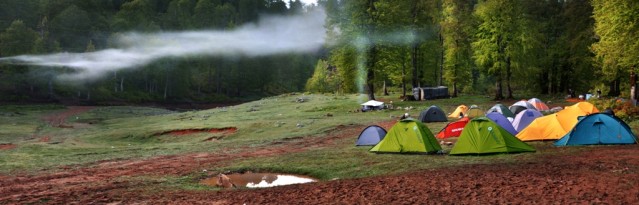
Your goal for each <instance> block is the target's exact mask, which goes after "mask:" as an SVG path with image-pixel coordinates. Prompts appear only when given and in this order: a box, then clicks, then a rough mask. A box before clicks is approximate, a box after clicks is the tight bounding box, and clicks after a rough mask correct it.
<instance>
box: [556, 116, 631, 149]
mask: <svg viewBox="0 0 639 205" xmlns="http://www.w3.org/2000/svg"><path fill="white" fill-rule="evenodd" d="M636 143H637V138H636V137H635V135H634V134H633V133H632V130H631V129H630V127H628V125H627V124H626V123H625V122H623V121H622V120H621V119H619V118H617V117H615V116H614V115H610V114H607V113H595V114H590V115H587V116H584V117H581V118H580V119H579V122H577V125H575V127H574V128H573V129H572V130H571V131H570V132H569V133H568V134H566V135H565V136H564V137H562V138H561V139H559V140H557V142H555V146H566V145H599V144H636Z"/></svg>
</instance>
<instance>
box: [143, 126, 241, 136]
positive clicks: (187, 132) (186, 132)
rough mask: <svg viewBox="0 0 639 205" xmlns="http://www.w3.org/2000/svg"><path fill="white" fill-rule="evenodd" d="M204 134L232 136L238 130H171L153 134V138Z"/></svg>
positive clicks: (229, 128)
mask: <svg viewBox="0 0 639 205" xmlns="http://www.w3.org/2000/svg"><path fill="white" fill-rule="evenodd" d="M203 132H205V133H212V134H218V133H221V134H224V135H230V134H233V133H235V132H237V128H236V127H224V128H202V129H182V130H171V131H166V132H161V133H157V134H153V136H160V135H176V136H181V135H190V134H196V133H203Z"/></svg>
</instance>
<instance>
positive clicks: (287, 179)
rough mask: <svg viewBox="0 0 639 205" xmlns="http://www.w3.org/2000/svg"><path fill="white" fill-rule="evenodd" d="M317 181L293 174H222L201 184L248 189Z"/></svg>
mask: <svg viewBox="0 0 639 205" xmlns="http://www.w3.org/2000/svg"><path fill="white" fill-rule="evenodd" d="M316 181H317V180H316V179H313V178H310V177H306V176H300V175H291V174H275V173H244V174H239V173H236V174H228V175H224V174H220V175H218V176H216V177H212V178H208V179H204V180H202V181H200V183H201V184H205V185H210V186H218V187H224V188H232V187H248V188H265V187H274V186H283V185H291V184H303V183H310V182H316Z"/></svg>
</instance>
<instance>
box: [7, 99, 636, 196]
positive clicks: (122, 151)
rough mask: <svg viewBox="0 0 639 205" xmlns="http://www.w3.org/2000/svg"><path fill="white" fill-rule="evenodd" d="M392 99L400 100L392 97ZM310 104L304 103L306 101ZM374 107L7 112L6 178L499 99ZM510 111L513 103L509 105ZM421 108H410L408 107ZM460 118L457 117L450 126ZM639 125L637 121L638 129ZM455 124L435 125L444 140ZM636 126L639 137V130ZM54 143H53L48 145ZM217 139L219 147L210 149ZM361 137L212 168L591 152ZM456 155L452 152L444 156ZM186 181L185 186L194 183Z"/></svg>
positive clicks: (314, 171)
mask: <svg viewBox="0 0 639 205" xmlns="http://www.w3.org/2000/svg"><path fill="white" fill-rule="evenodd" d="M384 97H385V96H382V99H383V100H384V101H389V100H390V99H391V98H384ZM299 99H303V101H304V102H298V101H299ZM364 101H366V98H365V96H362V95H346V96H333V95H321V94H289V95H282V96H276V97H270V98H265V99H262V100H259V101H254V102H249V103H245V104H241V105H237V106H231V107H223V108H216V109H210V110H201V111H189V112H173V111H169V110H164V109H158V108H146V107H128V106H127V107H99V108H96V109H94V110H91V111H89V112H85V113H82V114H79V115H77V116H71V117H69V118H68V119H67V124H70V125H73V128H60V127H52V126H50V125H48V124H47V123H46V122H45V121H43V120H42V119H43V117H44V116H47V115H50V114H53V113H56V112H61V111H64V107H63V106H58V105H38V106H35V105H34V106H1V107H0V144H14V145H16V146H17V147H16V148H14V149H6V150H0V173H2V174H7V175H11V174H16V173H34V174H37V173H39V172H50V171H56V170H58V169H59V168H61V167H63V166H65V167H68V166H72V167H83V166H89V165H90V164H91V163H92V162H97V161H102V160H114V159H146V158H150V157H154V156H162V155H179V154H187V153H203V152H205V153H216V152H220V151H222V150H224V152H241V151H243V150H242V149H259V148H263V147H268V146H270V145H272V144H277V142H281V141H283V140H290V139H299V138H300V137H305V138H313V137H317V138H322V137H325V136H326V133H327V132H329V131H331V130H335V129H336V128H337V127H338V126H344V125H346V126H352V125H371V124H375V123H376V122H382V121H389V120H396V119H397V118H398V116H400V115H402V114H403V113H405V112H408V113H409V114H410V115H411V116H417V115H419V112H420V111H421V110H424V109H425V108H427V107H429V106H431V105H438V106H439V107H441V108H442V109H443V110H444V111H445V112H452V111H453V110H454V109H455V108H456V107H457V106H458V105H459V104H466V105H471V104H477V105H479V106H480V107H481V108H482V109H484V110H486V109H488V108H490V107H491V106H492V105H493V104H495V102H494V101H491V100H490V98H488V97H483V96H462V97H458V98H451V99H441V100H432V101H422V102H401V101H399V100H397V101H394V103H393V106H394V107H396V108H397V107H401V108H402V109H396V110H382V111H373V112H365V113H362V112H354V111H355V110H357V109H358V108H359V107H360V106H359V104H360V103H363V102H364ZM504 104H507V105H509V104H510V103H504ZM406 107H412V108H413V109H410V110H406V109H404V108H406ZM450 120H454V119H450ZM633 124H634V125H636V122H632V123H631V126H632V125H633ZM445 125H446V123H443V122H442V123H428V124H427V127H429V128H430V130H431V132H433V133H436V132H438V131H439V130H440V129H441V128H443V127H444V126H445ZM229 127H234V128H237V132H235V133H232V134H230V135H228V136H225V135H223V134H219V133H218V134H214V133H193V134H189V135H180V136H176V135H170V134H164V135H162V134H161V133H165V132H168V131H172V130H187V129H210V128H229ZM633 127H635V130H634V131H636V126H633ZM43 137H46V138H47V139H48V140H47V141H43V140H41V139H42V138H43ZM211 137H214V138H216V139H218V140H215V141H207V139H210V138H211ZM356 139H357V136H356V135H353V136H352V137H347V138H339V139H337V141H336V142H334V144H335V146H320V147H315V148H308V149H306V150H305V151H303V152H294V153H286V154H280V155H274V156H264V157H254V158H248V159H246V158H245V159H238V160H235V161H233V162H231V163H229V164H228V165H227V166H224V167H210V168H208V169H209V170H210V171H209V172H211V171H212V172H229V171H230V172H233V171H243V170H251V171H268V172H284V173H292V174H304V175H309V176H312V177H315V178H318V179H321V180H330V179H335V178H340V179H341V178H358V177H369V176H377V175H388V174H397V173H402V172H409V171H414V170H428V169H435V168H441V167H450V166H459V165H468V164H486V163H494V164H499V163H515V162H521V161H526V160H534V159H535V158H536V157H539V156H541V155H555V154H570V153H571V152H580V151H582V150H584V149H585V148H583V147H572V148H561V149H559V148H554V147H552V145H550V143H549V142H534V143H532V145H534V146H535V147H537V148H538V151H537V152H536V153H526V154H512V155H507V154H501V155H488V156H479V157H476V156H461V157H460V156H447V155H402V154H374V153H370V152H368V149H369V148H370V147H355V146H354V142H355V140H356ZM445 149H450V148H445ZM185 177H186V178H185ZM201 177H202V173H201V172H198V170H194V171H193V174H192V175H190V176H166V178H162V179H158V178H157V177H156V178H151V179H150V178H146V177H142V178H140V179H138V180H152V181H153V180H160V181H164V182H167V183H165V184H171V186H173V187H178V188H180V187H181V188H184V189H190V188H193V187H194V186H195V188H198V187H199V186H197V185H195V184H197V179H198V178H201Z"/></svg>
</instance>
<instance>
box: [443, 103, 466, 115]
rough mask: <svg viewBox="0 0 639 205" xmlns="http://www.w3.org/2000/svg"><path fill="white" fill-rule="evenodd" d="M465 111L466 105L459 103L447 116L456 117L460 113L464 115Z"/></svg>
mask: <svg viewBox="0 0 639 205" xmlns="http://www.w3.org/2000/svg"><path fill="white" fill-rule="evenodd" d="M466 111H468V107H466V105H460V106H457V109H455V111H454V112H453V113H451V114H450V115H448V117H450V118H458V117H460V116H462V115H466Z"/></svg>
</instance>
